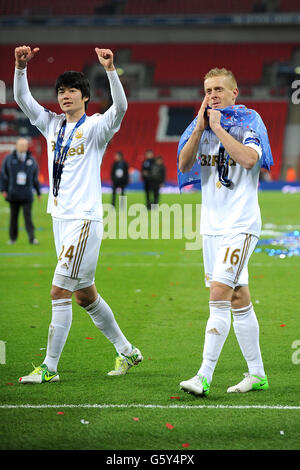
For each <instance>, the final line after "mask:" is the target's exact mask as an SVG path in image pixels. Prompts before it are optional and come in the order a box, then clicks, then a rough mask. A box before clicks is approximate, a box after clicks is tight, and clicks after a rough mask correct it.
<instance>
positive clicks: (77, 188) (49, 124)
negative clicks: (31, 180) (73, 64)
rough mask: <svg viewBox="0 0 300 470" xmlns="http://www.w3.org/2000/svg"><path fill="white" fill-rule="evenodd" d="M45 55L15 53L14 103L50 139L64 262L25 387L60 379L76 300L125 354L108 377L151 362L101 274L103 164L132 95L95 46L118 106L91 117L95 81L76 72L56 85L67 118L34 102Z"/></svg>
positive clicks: (52, 199) (24, 49)
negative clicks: (99, 283)
mask: <svg viewBox="0 0 300 470" xmlns="http://www.w3.org/2000/svg"><path fill="white" fill-rule="evenodd" d="M38 52H39V49H38V48H34V49H31V48H30V47H29V46H20V47H17V48H16V49H15V76H14V98H15V101H16V102H17V104H18V105H19V107H20V108H21V109H22V111H23V112H24V113H25V114H26V116H27V117H28V118H29V119H30V122H31V124H33V125H34V126H36V127H37V128H38V129H39V131H40V132H41V133H42V135H43V136H44V137H45V138H46V140H47V149H48V170H49V184H50V188H49V198H48V208H47V212H48V213H50V214H51V216H52V220H53V233H54V241H55V247H56V252H57V265H56V269H55V272H54V276H53V281H52V289H51V298H52V318H51V322H50V326H49V332H48V344H47V352H46V356H45V358H44V360H43V362H42V364H41V365H40V366H38V367H36V368H35V369H34V370H33V371H32V372H31V373H30V374H29V375H27V376H23V377H20V379H19V381H20V383H21V384H25V383H43V382H55V381H58V380H59V375H58V372H57V367H58V362H59V359H60V356H61V353H62V350H63V347H64V345H65V342H66V340H67V337H68V333H69V330H70V327H71V323H72V297H73V295H74V298H75V301H76V302H77V304H78V305H80V306H81V307H83V309H85V311H86V312H87V313H88V315H89V316H90V318H91V319H92V321H93V322H94V324H95V325H96V327H97V328H98V329H99V330H100V331H101V332H102V333H103V334H104V335H105V336H106V338H107V339H108V340H109V341H110V342H111V343H112V344H113V345H114V347H115V349H116V351H117V358H116V362H115V369H114V370H112V371H111V372H109V373H108V375H117V376H118V375H124V374H126V372H127V371H128V370H129V368H130V367H132V366H133V365H136V364H138V363H139V362H141V361H142V359H143V357H142V354H141V352H140V351H139V349H137V348H136V347H134V346H132V344H131V343H130V342H129V341H128V339H127V338H126V337H125V336H124V334H123V333H122V331H121V330H120V328H119V326H118V324H117V322H116V320H115V317H114V314H113V312H112V310H111V308H110V307H109V305H108V304H107V303H106V302H105V300H104V299H103V298H102V297H101V296H100V295H99V293H98V291H97V288H96V286H95V271H96V266H97V261H98V256H99V250H100V245H101V240H102V235H103V219H102V215H103V214H102V200H101V199H102V198H101V180H100V166H101V161H102V158H103V155H104V152H105V149H106V146H107V144H108V142H109V141H110V139H111V138H112V137H113V135H114V134H115V133H116V132H117V131H118V130H119V128H120V125H121V122H122V119H123V117H124V115H125V113H126V110H127V100H126V96H125V93H124V90H123V87H122V85H121V82H120V80H119V77H118V75H117V72H116V70H115V67H114V60H113V59H114V57H113V53H112V51H111V50H110V49H99V48H95V52H96V56H97V58H98V60H99V62H100V64H101V65H102V66H103V67H104V69H105V71H106V74H107V78H108V80H109V84H110V90H111V95H112V101H113V103H112V105H111V107H110V108H109V109H108V110H107V111H106V112H105V113H104V114H94V115H92V116H88V115H87V114H86V110H87V106H88V102H89V99H90V88H89V82H88V79H87V78H86V77H85V75H84V74H83V73H81V72H74V71H69V72H64V73H63V74H62V75H60V76H59V77H58V78H57V81H56V86H55V88H56V95H57V100H58V103H59V106H60V108H61V111H62V113H61V114H56V113H54V112H52V111H49V110H48V109H45V108H44V107H43V106H41V105H40V104H39V103H38V102H37V101H36V100H35V99H34V98H33V97H32V95H31V92H30V90H29V86H28V81H27V66H28V62H29V61H30V60H31V59H33V58H34V57H35V56H36V55H37V54H38ZM35 60H37V59H36V58H35Z"/></svg>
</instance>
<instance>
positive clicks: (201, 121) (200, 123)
mask: <svg viewBox="0 0 300 470" xmlns="http://www.w3.org/2000/svg"><path fill="white" fill-rule="evenodd" d="M207 106H208V96H207V95H205V97H204V100H203V101H202V104H201V107H200V109H199V111H198V119H197V124H196V129H198V130H199V131H201V132H203V131H204V129H205V128H206V127H207V125H208V118H207V117H206V115H205V110H206V107H207Z"/></svg>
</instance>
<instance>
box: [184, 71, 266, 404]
mask: <svg viewBox="0 0 300 470" xmlns="http://www.w3.org/2000/svg"><path fill="white" fill-rule="evenodd" d="M204 91H205V98H204V100H203V102H202V105H201V107H200V110H199V112H198V116H197V120H196V119H195V120H194V122H195V123H196V124H195V126H194V128H191V133H190V136H189V138H187V141H186V143H185V144H184V145H183V147H182V148H181V150H180V147H179V150H178V151H179V152H180V153H179V157H178V168H179V172H181V173H182V174H184V173H187V172H190V171H191V168H192V167H193V165H194V164H195V161H196V159H197V158H198V159H199V165H201V192H202V208H201V227H200V231H201V234H202V236H203V260H204V270H205V279H206V286H207V287H209V288H210V299H209V313H210V314H209V318H208V321H207V325H206V330H205V340H204V348H203V360H202V364H201V367H200V369H199V370H198V372H197V374H196V375H195V376H194V377H192V378H191V379H189V380H185V381H182V382H181V383H180V387H181V389H183V390H184V391H186V392H189V393H192V394H194V395H197V396H207V395H208V394H209V391H210V385H211V382H212V379H213V374H214V371H215V367H216V365H217V362H218V359H219V356H220V354H221V350H222V348H223V345H224V343H225V341H226V338H227V336H228V333H229V330H230V326H231V312H232V314H233V328H234V332H235V335H236V337H237V340H238V343H239V346H240V348H241V351H242V354H243V356H244V358H245V361H246V363H247V366H248V371H247V372H246V373H245V377H244V379H243V380H242V381H241V382H239V383H238V384H237V385H234V386H231V387H229V388H228V390H227V392H242V393H243V392H248V391H250V390H266V389H267V388H268V380H267V377H266V374H265V370H264V365H263V360H262V355H261V350H260V344H259V325H258V321H257V317H256V314H255V311H254V308H253V305H252V302H251V296H250V291H249V287H248V262H249V259H250V256H251V254H252V253H253V250H254V248H255V245H256V243H257V241H258V237H259V236H260V231H261V216H260V209H259V205H258V196H257V187H258V178H259V171H260V167H261V161H260V160H261V157H262V153H263V149H262V136H263V135H266V133H262V134H261V135H259V134H257V133H256V132H255V130H254V129H251V128H250V127H249V126H246V125H245V126H243V122H244V120H246V119H249V118H250V116H252V115H255V116H256V119H257V121H259V122H261V118H260V117H259V115H257V113H256V112H254V111H253V112H252V110H247V108H246V109H244V108H245V106H237V105H235V101H236V98H237V96H238V88H237V82H236V79H235V77H234V75H233V74H232V72H231V71H228V70H227V69H224V68H223V69H218V68H216V69H212V70H211V71H210V72H208V73H207V74H206V76H205V80H204ZM238 108H241V109H238ZM225 109H226V110H227V120H228V121H227V122H229V118H230V117H231V116H233V119H236V117H235V115H238V113H244V114H243V118H242V119H241V122H240V123H239V125H232V126H230V128H226V119H224V120H225V125H221V116H222V113H221V110H222V111H223V110H225ZM230 113H232V114H230ZM266 147H268V148H269V146H268V145H266Z"/></svg>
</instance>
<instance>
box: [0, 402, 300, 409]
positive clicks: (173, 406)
mask: <svg viewBox="0 0 300 470" xmlns="http://www.w3.org/2000/svg"><path fill="white" fill-rule="evenodd" d="M49 408H58V409H59V408H78V409H80V408H91V409H107V408H144V409H177V410H178V409H183V410H187V409H189V410H190V409H215V410H220V409H221V410H222V409H233V410H240V409H242V410H244V409H252V410H300V406H292V405H146V404H142V403H141V404H134V403H133V404H129V405H128V404H127V405H125V404H119V405H114V404H103V405H100V404H81V405H76V404H73V405H72V404H57V405H31V404H26V405H9V404H7V405H0V409H49Z"/></svg>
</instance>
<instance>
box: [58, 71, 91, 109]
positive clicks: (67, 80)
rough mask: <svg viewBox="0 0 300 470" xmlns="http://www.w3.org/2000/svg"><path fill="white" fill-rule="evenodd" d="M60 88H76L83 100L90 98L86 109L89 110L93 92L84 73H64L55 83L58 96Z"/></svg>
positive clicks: (86, 103)
mask: <svg viewBox="0 0 300 470" xmlns="http://www.w3.org/2000/svg"><path fill="white" fill-rule="evenodd" d="M60 88H76V89H77V90H80V91H81V94H82V98H88V101H86V102H85V109H87V107H88V103H89V101H90V97H91V92H90V83H89V81H88V79H87V77H86V76H85V75H84V73H82V72H75V71H73V70H69V71H68V72H64V73H62V74H61V75H60V76H59V77H58V78H57V80H56V83H55V91H56V96H57V94H58V90H59V89H60Z"/></svg>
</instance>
